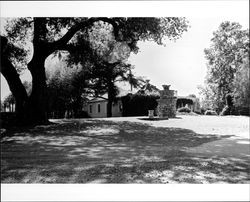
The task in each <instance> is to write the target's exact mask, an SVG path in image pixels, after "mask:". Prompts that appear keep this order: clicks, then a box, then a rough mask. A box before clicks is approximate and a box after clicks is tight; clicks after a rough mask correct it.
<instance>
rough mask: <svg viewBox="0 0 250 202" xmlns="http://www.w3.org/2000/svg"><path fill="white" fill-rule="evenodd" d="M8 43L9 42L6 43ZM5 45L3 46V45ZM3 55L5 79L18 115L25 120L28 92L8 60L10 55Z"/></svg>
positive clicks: (2, 62)
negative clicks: (13, 98)
mask: <svg viewBox="0 0 250 202" xmlns="http://www.w3.org/2000/svg"><path fill="white" fill-rule="evenodd" d="M2 38H3V37H2V36H1V42H2ZM6 43H7V42H6ZM1 45H3V44H1ZM1 48H3V52H2V55H1V68H0V69H1V73H2V74H3V76H4V77H5V79H6V81H7V83H8V85H9V88H10V91H11V92H12V94H13V96H14V97H15V101H16V113H17V117H18V119H19V120H23V118H24V117H23V114H24V111H25V105H26V103H27V100H28V95H27V92H26V90H25V88H24V86H23V84H22V82H21V80H20V78H19V75H18V73H17V71H16V69H15V67H14V66H13V65H12V63H11V61H10V60H9V58H8V55H6V54H5V52H4V47H2V46H1Z"/></svg>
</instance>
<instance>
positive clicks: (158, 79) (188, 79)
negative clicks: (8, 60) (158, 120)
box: [1, 1, 249, 99]
mask: <svg viewBox="0 0 250 202" xmlns="http://www.w3.org/2000/svg"><path fill="white" fill-rule="evenodd" d="M180 2H182V4H181V6H180V4H178V5H174V6H173V5H172V4H171V5H170V8H169V7H166V8H169V9H170V10H168V11H169V13H170V15H168V16H187V19H188V20H189V22H190V26H191V27H190V28H189V30H188V32H185V33H184V34H183V37H182V38H181V39H179V40H177V41H176V42H170V41H167V44H166V46H165V47H164V46H158V45H157V44H155V43H153V42H140V43H139V47H140V52H139V53H138V54H137V55H131V56H130V58H129V61H130V62H131V63H132V64H133V65H135V69H134V71H135V72H136V75H138V76H145V77H146V78H147V79H150V82H151V83H152V84H154V85H156V86H157V87H158V88H161V85H163V84H170V85H171V88H172V89H174V90H177V91H178V95H189V94H196V95H197V96H198V89H197V86H198V85H202V84H203V82H204V78H205V75H206V60H205V58H204V48H208V47H209V45H210V39H211V38H212V33H213V31H215V30H217V28H218V27H219V24H220V23H221V22H223V21H226V20H228V21H234V22H239V23H240V24H241V25H242V26H243V28H244V29H246V28H249V8H248V1H230V2H229V3H228V2H227V1H222V2H221V4H217V2H216V3H215V1H211V2H210V1H205V3H210V4H206V5H204V4H200V2H197V1H194V2H192V4H191V3H190V2H189V1H179V2H177V3H180ZM188 2H189V3H188ZM77 3H79V2H77ZM81 3H83V2H81ZM84 3H85V4H86V3H87V2H84ZM99 3H100V2H99ZM129 3H130V4H131V2H129ZM129 3H127V4H125V5H123V6H125V7H126V6H127V7H129V8H131V7H130V6H129V5H128V4H129ZM148 3H153V4H155V6H156V9H155V10H156V11H154V12H153V15H150V16H158V15H160V16H164V15H163V13H164V12H165V11H164V10H163V11H162V7H163V6H162V5H161V4H162V2H157V3H155V2H143V5H142V6H144V7H145V9H144V10H143V9H142V11H140V12H141V15H140V12H139V14H138V13H135V11H133V9H132V14H131V13H130V12H131V11H130V12H129V13H128V15H127V16H147V15H148V14H145V10H146V11H147V9H148V10H150V9H151V5H148ZM163 3H164V6H166V5H165V4H166V3H168V2H163ZM172 3H173V2H172ZM185 3H187V4H186V7H185ZM47 4H48V3H47ZM114 4H115V3H114V2H113V3H112V6H114ZM22 5H23V4H21V5H16V6H18V7H20V6H22ZM29 5H30V4H29ZM49 5H50V6H51V4H49ZM98 5H99V4H98ZM168 5H169V4H167V6H168ZM2 6H3V5H2ZM4 6H6V5H4ZM11 6H12V9H11V10H10V9H9V12H10V13H11V14H9V13H7V11H8V8H9V7H10V6H9V7H8V5H7V6H6V7H5V8H6V9H3V10H1V11H2V13H3V15H2V16H5V17H6V16H13V13H14V11H15V9H13V4H11ZM91 6H93V5H91ZM91 6H90V7H91ZM104 6H107V4H104ZM137 6H138V5H137ZM140 6H141V4H140ZM171 6H172V7H173V8H175V9H171ZM194 6H196V7H194ZM14 7H15V6H14ZM52 7H53V6H52ZM66 7H67V6H66ZM35 8H36V7H35ZM185 8H187V9H185ZM190 8H192V9H191V10H190ZM193 8H194V9H193ZM222 8H223V9H222ZM36 9H37V8H36ZM36 9H33V10H32V12H31V14H25V13H22V12H21V14H19V13H18V14H16V13H15V14H14V16H20V15H21V16H27V15H28V16H40V15H41V13H39V12H38V14H36V15H34V13H35V11H36ZM120 9H121V8H120ZM157 9H158V10H157ZM20 10H21V9H19V10H18V11H19V12H20ZM34 10H35V11H34ZM40 10H41V9H40ZM118 10H119V9H118ZM125 10H126V9H125ZM3 11H5V12H3ZM37 11H38V10H37ZM136 11H137V12H138V10H136ZM150 11H151V10H150ZM158 11H159V13H158ZM117 12H118V11H117V10H116V12H114V14H113V16H126V15H121V14H120V13H119V14H118V13H117ZM171 12H172V13H171ZM47 13H48V15H46V14H44V13H42V16H53V15H55V16H60V14H59V15H56V14H55V13H53V15H52V14H51V12H50V10H49V11H47ZM174 13H176V14H175V15H173V14H174ZM122 14H124V12H123V13H122ZM135 14H136V15H135ZM171 14H172V15H171ZM180 14H182V15H180ZM185 14H186V15H185ZM71 15H73V16H78V15H79V14H78V12H76V14H75V15H74V13H73V14H72V13H71V14H70V15H66V14H65V16H71ZM88 15H92V13H88V14H87V15H86V16H88ZM95 15H97V16H98V11H97V13H96V12H95V13H94V16H95ZM100 15H101V14H100ZM100 15H99V16H100ZM109 15H110V14H109V13H108V12H106V13H105V12H104V14H103V16H109ZM92 16H93V15H92ZM21 78H22V79H24V80H25V79H26V80H27V79H28V80H29V79H30V76H29V73H25V74H24V75H23V76H22V77H21ZM8 94H9V89H8V85H7V82H6V80H5V79H4V78H3V76H2V75H1V99H3V98H4V97H5V96H6V95H8Z"/></svg>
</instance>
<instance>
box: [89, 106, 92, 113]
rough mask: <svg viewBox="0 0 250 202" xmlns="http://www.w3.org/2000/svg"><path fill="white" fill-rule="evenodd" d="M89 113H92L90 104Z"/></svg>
mask: <svg viewBox="0 0 250 202" xmlns="http://www.w3.org/2000/svg"><path fill="white" fill-rule="evenodd" d="M89 113H92V105H89Z"/></svg>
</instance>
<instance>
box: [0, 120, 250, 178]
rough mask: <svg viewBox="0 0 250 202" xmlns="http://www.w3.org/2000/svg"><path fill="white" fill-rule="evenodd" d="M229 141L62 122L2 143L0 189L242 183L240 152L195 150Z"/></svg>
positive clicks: (125, 125)
mask: <svg viewBox="0 0 250 202" xmlns="http://www.w3.org/2000/svg"><path fill="white" fill-rule="evenodd" d="M229 137H231V136H219V135H204V134H197V133H195V132H194V131H192V130H188V129H183V128H164V127H154V126H150V125H148V124H144V123H135V122H126V121H122V122H114V121H110V120H97V119H82V120H81V119H79V120H63V121H60V122H58V124H54V125H44V126H37V127H33V128H27V129H26V130H22V131H20V132H17V131H15V132H13V134H9V136H6V137H3V138H2V139H1V153H2V155H1V165H2V166H1V180H2V183H217V182H224V183H231V182H232V183H245V182H246V181H249V173H248V172H247V169H249V166H248V165H249V158H247V156H244V155H246V154H245V153H244V152H243V153H242V152H241V153H242V155H238V156H237V157H230V158H228V157H226V156H218V155H217V154H216V155H217V156H214V154H213V153H210V154H209V155H208V153H206V152H204V151H201V150H197V151H196V150H195V148H198V149H199V147H201V148H202V149H204V145H207V144H210V143H211V144H212V143H213V142H218V141H223V140H224V139H226V138H229ZM235 141H236V140H235ZM235 144H237V143H235ZM221 146H222V147H223V146H225V144H223V145H221ZM192 149H194V150H192ZM205 154H207V155H205Z"/></svg>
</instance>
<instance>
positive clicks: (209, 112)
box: [205, 110, 218, 115]
mask: <svg viewBox="0 0 250 202" xmlns="http://www.w3.org/2000/svg"><path fill="white" fill-rule="evenodd" d="M205 115H218V114H217V112H216V111H214V110H207V111H205Z"/></svg>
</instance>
